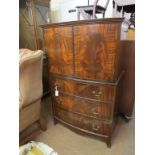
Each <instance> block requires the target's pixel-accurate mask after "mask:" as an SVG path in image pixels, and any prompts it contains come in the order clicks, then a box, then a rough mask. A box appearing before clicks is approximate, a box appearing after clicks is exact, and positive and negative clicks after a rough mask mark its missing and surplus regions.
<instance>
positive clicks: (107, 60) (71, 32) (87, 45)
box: [44, 22, 121, 82]
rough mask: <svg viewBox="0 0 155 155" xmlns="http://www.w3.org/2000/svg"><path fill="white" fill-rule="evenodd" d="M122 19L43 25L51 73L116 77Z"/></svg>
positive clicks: (87, 77)
mask: <svg viewBox="0 0 155 155" xmlns="http://www.w3.org/2000/svg"><path fill="white" fill-rule="evenodd" d="M120 31H121V22H111V23H110V22H109V23H108V22H106V23H95V22H93V23H84V26H83V24H77V25H76V24H68V25H67V24H66V25H63V26H62V25H54V24H53V26H50V27H44V41H45V50H46V52H47V55H48V65H49V71H50V73H55V74H59V75H64V76H73V77H76V78H80V79H88V80H89V79H91V80H101V81H112V82H113V81H115V80H117V78H118V76H119V74H120V72H121V70H120V71H119V55H120V47H119V45H120Z"/></svg>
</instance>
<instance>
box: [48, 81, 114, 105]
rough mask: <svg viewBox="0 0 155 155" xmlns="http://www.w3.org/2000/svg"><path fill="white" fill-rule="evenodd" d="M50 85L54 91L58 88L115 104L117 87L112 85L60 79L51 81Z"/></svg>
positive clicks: (61, 90) (65, 91)
mask: <svg viewBox="0 0 155 155" xmlns="http://www.w3.org/2000/svg"><path fill="white" fill-rule="evenodd" d="M50 85H51V89H53V90H54V89H55V88H56V87H57V89H58V90H59V91H60V92H64V93H68V94H73V95H77V96H81V97H86V98H91V99H96V100H103V101H106V102H113V100H114V97H115V86H112V85H101V84H88V83H82V82H77V81H73V80H65V79H58V78H52V79H50Z"/></svg>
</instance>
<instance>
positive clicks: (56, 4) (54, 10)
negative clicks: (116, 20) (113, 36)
mask: <svg viewBox="0 0 155 155" xmlns="http://www.w3.org/2000/svg"><path fill="white" fill-rule="evenodd" d="M93 2H94V0H90V4H92V3H93ZM104 2H105V0H100V1H99V4H101V5H102V6H104ZM87 4H88V0H51V2H50V7H51V17H52V22H64V21H74V20H77V12H73V13H69V12H68V11H69V10H70V9H74V8H75V7H76V6H79V5H87ZM112 10H113V9H112V0H110V2H109V5H108V8H107V11H106V14H105V17H112Z"/></svg>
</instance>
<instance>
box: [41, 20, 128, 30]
mask: <svg viewBox="0 0 155 155" xmlns="http://www.w3.org/2000/svg"><path fill="white" fill-rule="evenodd" d="M112 22H115V23H117V22H118V23H121V22H125V23H127V24H129V21H128V20H127V19H126V18H104V19H91V20H79V21H69V22H61V23H52V24H46V25H41V27H42V28H48V27H58V26H74V25H82V24H96V23H112Z"/></svg>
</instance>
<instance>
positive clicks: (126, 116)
mask: <svg viewBox="0 0 155 155" xmlns="http://www.w3.org/2000/svg"><path fill="white" fill-rule="evenodd" d="M120 116H121V118H123V119H124V120H125V122H127V123H128V122H129V121H130V120H131V119H132V116H128V115H125V114H122V113H121V114H120Z"/></svg>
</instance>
